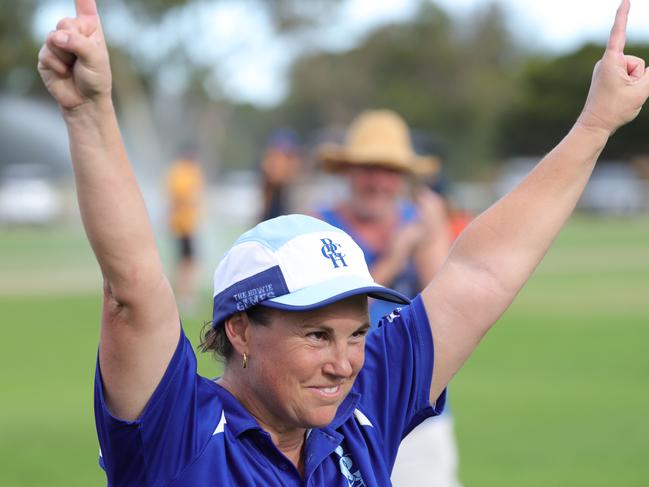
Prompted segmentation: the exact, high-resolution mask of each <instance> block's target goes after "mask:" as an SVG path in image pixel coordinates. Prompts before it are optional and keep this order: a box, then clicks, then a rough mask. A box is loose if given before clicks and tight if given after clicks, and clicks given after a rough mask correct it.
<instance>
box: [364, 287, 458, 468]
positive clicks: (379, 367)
mask: <svg viewBox="0 0 649 487" xmlns="http://www.w3.org/2000/svg"><path fill="white" fill-rule="evenodd" d="M433 358H434V350H433V337H432V334H431V331H430V325H429V324H428V316H427V315H426V310H425V308H424V304H423V302H422V299H421V296H419V295H418V296H417V297H416V298H415V299H414V300H413V301H412V304H411V305H410V306H405V307H403V308H397V309H396V310H395V311H394V312H393V313H392V314H391V315H389V316H386V317H385V318H384V319H383V320H382V321H381V322H380V323H379V327H378V328H377V329H376V330H373V331H372V332H371V333H370V334H369V335H368V337H367V341H366V346H365V365H364V366H363V369H362V370H361V372H360V373H359V375H358V378H357V379H356V383H355V385H354V390H355V391H356V392H359V393H360V394H361V399H360V404H359V409H360V410H361V412H362V413H363V414H365V416H367V417H368V419H369V420H370V421H371V423H372V425H373V426H374V428H375V429H376V431H377V433H378V434H379V435H380V436H381V439H382V443H383V448H384V455H386V459H387V460H388V462H389V463H390V464H392V463H393V462H394V458H395V457H396V454H397V451H398V449H399V444H400V443H401V440H402V439H403V438H404V437H405V436H406V435H407V434H408V433H409V432H410V431H411V430H412V429H413V428H414V427H415V426H417V425H418V424H420V423H421V422H422V421H423V420H424V419H426V418H428V417H430V416H436V415H438V414H440V413H441V412H442V410H443V409H444V403H445V400H446V391H444V392H443V393H442V395H441V396H440V397H439V398H438V400H437V401H436V403H435V404H431V403H430V397H429V396H430V386H431V380H432V375H433Z"/></svg>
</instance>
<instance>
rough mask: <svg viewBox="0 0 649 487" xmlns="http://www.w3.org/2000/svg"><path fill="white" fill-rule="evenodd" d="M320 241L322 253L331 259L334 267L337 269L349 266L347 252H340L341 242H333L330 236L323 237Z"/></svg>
mask: <svg viewBox="0 0 649 487" xmlns="http://www.w3.org/2000/svg"><path fill="white" fill-rule="evenodd" d="M320 241H321V242H322V249H321V251H322V255H323V256H324V257H325V258H327V259H330V260H331V263H332V264H333V266H334V269H337V268H338V267H347V263H346V262H345V254H342V253H340V252H338V248H339V247H340V246H341V245H340V244H335V243H333V241H332V240H331V239H330V238H321V239H320Z"/></svg>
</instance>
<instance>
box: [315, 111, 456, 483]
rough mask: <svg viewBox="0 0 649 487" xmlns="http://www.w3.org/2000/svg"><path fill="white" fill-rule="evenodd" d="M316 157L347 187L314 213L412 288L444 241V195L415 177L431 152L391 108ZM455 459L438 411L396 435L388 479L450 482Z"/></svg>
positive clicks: (386, 308)
mask: <svg viewBox="0 0 649 487" xmlns="http://www.w3.org/2000/svg"><path fill="white" fill-rule="evenodd" d="M318 158H319V160H320V162H321V164H322V166H323V167H324V168H325V169H326V170H328V171H330V172H335V173H340V174H342V175H344V176H345V177H346V178H347V181H348V183H349V189H350V191H349V197H348V199H347V200H345V201H343V202H341V203H339V204H337V205H336V206H332V207H328V208H323V209H321V210H319V212H318V215H317V216H318V217H320V218H322V219H323V220H325V221H327V222H328V223H331V224H333V225H335V226H337V227H339V228H341V229H343V230H345V231H346V232H347V233H349V234H350V235H351V236H352V238H354V240H355V241H356V242H357V243H358V244H359V245H360V247H361V248H362V249H363V251H364V253H365V258H366V260H367V264H368V267H369V268H370V272H371V273H372V276H373V277H374V279H375V280H376V281H377V282H379V283H381V284H383V285H385V286H389V287H391V288H394V289H397V290H399V291H400V292H401V293H403V294H405V295H406V296H410V297H414V296H416V295H417V294H418V293H419V292H420V291H421V290H422V289H423V287H424V286H425V285H426V283H427V282H428V281H429V280H430V279H431V278H432V276H433V274H434V273H435V271H436V270H437V269H438V267H439V265H441V263H442V262H443V260H444V259H445V257H446V255H447V253H448V251H449V247H450V231H449V228H450V227H449V222H448V220H447V216H446V212H445V207H444V202H443V200H442V199H441V198H440V197H439V196H438V195H436V194H435V193H434V192H432V191H430V190H429V189H428V188H426V187H425V186H424V185H422V184H417V179H418V177H419V176H431V175H433V174H434V173H436V172H437V171H438V170H439V162H438V160H437V159H436V158H434V157H424V156H419V155H417V154H416V153H415V151H414V149H413V147H412V142H411V138H410V134H409V130H408V127H407V125H406V122H405V121H404V120H403V119H402V118H401V117H400V116H399V115H398V114H397V113H395V112H393V111H390V110H371V111H366V112H364V113H362V114H360V115H359V116H358V117H357V118H356V119H355V120H354V121H353V122H352V124H351V126H350V128H349V130H348V132H347V136H346V139H345V142H344V144H343V145H333V144H330V145H326V146H323V147H322V148H321V149H320V150H319V152H318ZM409 189H410V190H411V191H409ZM394 306H395V305H394V304H391V303H384V302H381V301H377V300H375V301H373V302H372V304H371V305H370V318H371V322H372V323H373V324H376V323H378V321H379V320H380V319H381V318H382V317H383V316H385V315H388V314H389V313H390V312H391V311H392V308H394ZM447 407H448V406H447ZM457 467H458V453H457V445H456V442H455V435H454V432H453V421H452V417H451V415H450V414H443V415H442V416H438V417H435V418H431V419H429V420H427V421H426V422H424V423H423V424H422V425H421V426H419V427H418V428H416V429H415V431H413V432H412V433H411V434H410V435H409V436H408V437H406V439H405V440H404V441H403V442H402V443H401V446H400V449H399V456H398V457H397V461H396V463H395V466H394V470H393V473H392V481H393V482H394V485H395V486H397V487H398V486H406V485H407V486H409V487H413V486H415V487H416V486H418V485H421V486H424V485H426V486H429V485H435V486H438V487H457V486H458V485H459V482H458V479H457V470H458V468H457Z"/></svg>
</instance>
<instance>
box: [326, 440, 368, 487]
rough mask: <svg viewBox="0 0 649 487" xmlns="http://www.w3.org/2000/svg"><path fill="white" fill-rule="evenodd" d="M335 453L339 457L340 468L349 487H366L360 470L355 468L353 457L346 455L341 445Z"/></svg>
mask: <svg viewBox="0 0 649 487" xmlns="http://www.w3.org/2000/svg"><path fill="white" fill-rule="evenodd" d="M334 451H335V453H336V455H338V457H339V460H338V466H339V467H340V473H342V474H343V475H344V476H345V478H346V479H347V484H348V485H349V487H366V484H365V481H364V480H363V476H362V475H361V472H360V470H358V468H356V467H354V462H353V460H352V457H351V456H350V455H349V454H347V453H345V450H343V447H342V446H340V445H339V446H338V447H337V448H336V449H335V450H334Z"/></svg>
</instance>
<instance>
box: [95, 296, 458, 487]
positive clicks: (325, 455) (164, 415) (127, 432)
mask: <svg viewBox="0 0 649 487" xmlns="http://www.w3.org/2000/svg"><path fill="white" fill-rule="evenodd" d="M432 371H433V340H432V336H431V332H430V327H429V324H428V319H427V316H426V312H425V309H424V306H423V303H422V300H421V297H420V296H417V298H416V299H415V300H414V301H413V303H412V304H411V305H410V306H406V307H404V308H403V309H402V310H401V311H400V312H399V311H395V312H394V313H392V315H390V316H388V317H386V318H385V319H384V320H383V321H382V322H381V323H380V325H379V328H378V329H377V330H375V332H373V333H371V334H369V335H368V336H367V341H366V348H365V364H364V366H363V368H362V370H361V371H360V373H359V375H358V377H357V378H356V382H355V383H354V386H353V388H352V390H351V392H350V393H349V395H348V396H347V397H346V398H345V400H344V401H343V403H342V404H341V405H340V407H339V408H338V411H337V414H336V417H335V418H334V420H333V422H332V423H331V424H330V425H329V426H327V427H325V428H314V429H312V430H309V431H308V433H307V439H306V444H305V455H304V460H305V463H304V476H303V477H302V476H301V475H300V474H299V472H298V471H297V469H296V468H295V466H294V465H293V464H292V463H291V462H290V461H289V460H288V459H287V458H286V457H285V456H284V455H283V454H282V453H281V452H280V451H279V450H278V449H277V448H276V447H275V445H274V444H273V442H272V440H271V437H270V435H269V434H268V433H267V432H265V431H264V430H263V429H262V428H261V427H260V426H259V423H258V422H257V421H256V420H255V419H254V418H253V417H252V416H251V415H250V413H248V411H247V410H246V409H245V408H244V407H243V406H242V405H241V404H240V403H239V401H238V400H237V399H236V398H235V397H234V396H232V395H231V394H230V393H229V392H228V391H227V390H225V389H224V388H223V387H221V386H219V385H218V384H216V383H215V382H213V381H212V380H209V379H207V378H204V377H201V376H199V375H198V374H197V371H196V357H195V354H194V351H193V349H192V347H191V344H190V343H189V340H188V339H187V338H186V337H185V335H184V333H182V332H181V337H180V341H179V344H178V347H177V349H176V351H175V353H174V355H173V357H172V359H171V362H170V363H169V366H168V368H167V370H166V372H165V374H164V376H163V378H162V381H161V382H160V384H159V385H158V387H157V389H156V391H155V392H154V393H153V395H152V396H151V399H150V400H149V403H148V404H147V406H146V408H145V409H144V411H143V413H142V415H141V416H140V418H139V419H138V420H136V421H132V422H127V421H122V420H120V419H118V418H115V417H113V416H112V415H111V414H110V412H109V411H108V409H107V407H106V404H105V401H104V397H103V386H102V382H101V373H100V369H99V365H98V367H97V373H96V376H95V420H96V424H97V432H98V436H99V444H100V448H101V457H100V464H101V466H102V467H103V468H104V469H105V471H106V475H107V477H108V485H109V486H112V487H122V486H141V487H144V486H147V487H163V486H165V487H167V486H168V487H181V486H182V487H185V486H187V487H203V486H217V485H218V486H219V487H221V486H237V487H243V486H255V485H256V486H277V487H280V486H281V487H291V486H296V487H297V486H309V487H316V486H323V487H324V486H326V487H361V486H368V487H369V486H389V485H391V484H390V473H391V471H392V466H393V464H394V460H395V457H396V454H397V450H398V448H399V444H400V443H401V440H402V439H403V437H404V436H405V435H407V434H408V433H409V432H410V431H411V430H412V429H413V428H414V427H415V426H417V425H418V424H419V423H421V422H422V421H423V420H424V419H426V418H427V417H430V416H434V415H436V414H439V413H440V412H441V410H442V409H443V407H444V401H445V394H442V396H441V397H440V398H439V400H438V401H437V403H436V404H435V405H434V406H431V404H430V401H429V390H430V384H431V377H432Z"/></svg>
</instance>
